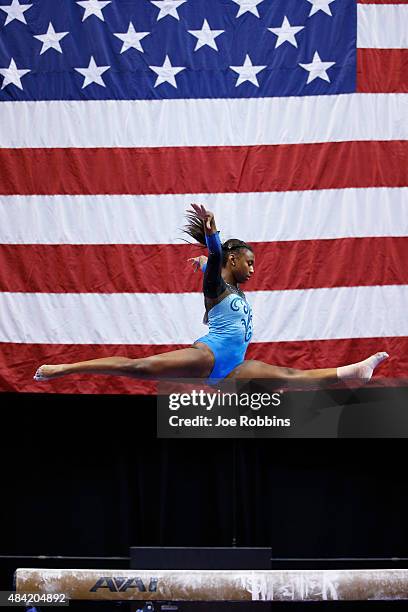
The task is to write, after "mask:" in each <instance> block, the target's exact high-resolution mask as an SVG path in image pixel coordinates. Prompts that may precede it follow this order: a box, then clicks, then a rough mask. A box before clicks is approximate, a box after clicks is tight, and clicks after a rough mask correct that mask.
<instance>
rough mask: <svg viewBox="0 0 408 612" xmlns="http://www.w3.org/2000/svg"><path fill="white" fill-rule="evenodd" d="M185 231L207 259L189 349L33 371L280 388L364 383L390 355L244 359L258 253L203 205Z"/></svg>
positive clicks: (45, 376) (42, 375)
mask: <svg viewBox="0 0 408 612" xmlns="http://www.w3.org/2000/svg"><path fill="white" fill-rule="evenodd" d="M185 231H186V233H187V234H188V235H189V236H191V237H192V238H193V239H194V240H196V241H197V242H199V243H201V244H203V245H207V248H208V261H207V264H206V268H205V272H204V282H203V292H204V302H205V309H206V314H205V322H208V326H209V331H208V334H207V335H205V336H202V337H201V338H198V340H196V341H195V342H194V343H193V344H192V345H191V346H190V347H189V348H185V349H180V350H176V351H170V352H167V353H161V354H158V355H152V356H151V357H143V358H139V359H130V358H127V357H104V358H102V359H92V360H90V361H80V362H77V363H62V364H57V365H42V366H41V367H40V368H38V370H37V372H36V373H35V375H34V379H35V380H38V381H45V380H51V379H53V378H59V377H61V376H66V375H68V374H108V375H115V376H128V377H131V378H140V379H145V380H158V379H173V378H203V379H207V380H208V382H211V379H213V381H214V382H215V381H216V380H219V379H225V378H229V379H247V380H249V379H256V378H257V379H269V380H271V382H273V383H276V385H277V387H279V388H285V387H287V388H290V387H296V388H302V387H304V388H310V387H325V386H329V385H332V384H335V383H338V382H341V381H347V380H348V381H353V382H355V383H358V384H363V383H365V382H367V381H369V380H370V378H371V376H372V374H373V371H374V369H375V368H376V367H377V366H378V365H379V364H380V363H381V362H382V361H384V359H386V358H387V357H388V355H387V353H384V352H381V353H375V354H374V355H371V356H370V357H368V358H367V359H365V360H364V361H360V362H358V363H354V364H350V365H344V366H341V367H337V368H324V369H316V370H297V369H293V368H287V367H279V366H276V365H271V364H269V363H264V362H262V361H256V360H253V359H250V360H245V353H246V349H247V347H248V344H249V342H250V340H251V337H252V310H251V306H250V305H249V303H248V302H247V300H246V298H245V295H244V293H243V292H242V291H241V289H240V285H241V284H243V283H245V282H246V281H247V280H248V279H249V278H250V277H251V276H252V274H253V273H254V267H255V256H254V253H253V250H252V248H251V246H250V245H248V244H246V243H245V242H242V241H241V240H237V239H231V240H227V241H226V242H224V244H221V241H220V238H219V233H218V231H217V227H216V224H215V219H214V215H213V213H212V212H210V211H209V210H206V208H205V207H204V206H202V205H198V204H192V210H191V211H188V212H187V225H186V229H185Z"/></svg>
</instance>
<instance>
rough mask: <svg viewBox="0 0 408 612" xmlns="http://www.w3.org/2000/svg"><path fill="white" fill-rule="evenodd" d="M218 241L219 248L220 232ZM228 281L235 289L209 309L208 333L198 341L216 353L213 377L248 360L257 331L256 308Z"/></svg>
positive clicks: (222, 375)
mask: <svg viewBox="0 0 408 612" xmlns="http://www.w3.org/2000/svg"><path fill="white" fill-rule="evenodd" d="M217 239H218V242H219V247H218V244H217ZM214 242H215V249H217V250H218V248H219V249H221V243H220V241H219V238H218V234H217V235H216V238H214ZM209 246H210V245H209ZM211 246H213V245H211ZM210 254H211V249H210ZM213 254H214V253H213ZM222 282H223V283H225V281H222ZM225 285H226V289H230V290H231V293H229V294H227V295H226V297H225V298H224V299H223V300H221V302H219V303H218V304H215V306H213V307H212V308H211V309H210V310H209V311H208V327H209V331H208V334H206V335H205V336H202V337H201V338H198V340H196V341H195V342H204V343H205V344H207V346H208V347H209V348H210V349H211V351H212V352H213V354H214V358H215V363H214V367H213V369H212V371H211V374H210V376H209V378H210V379H212V378H225V377H226V376H228V374H229V373H230V372H231V371H232V370H233V369H234V368H236V367H237V366H238V365H239V364H240V363H242V362H243V361H244V358H245V353H246V350H247V347H248V344H249V342H250V340H251V337H252V332H253V328H252V309H251V306H250V305H249V304H248V302H247V301H246V299H245V296H244V294H243V293H242V292H241V291H240V290H239V289H237V288H236V287H233V286H231V285H228V284H227V283H225Z"/></svg>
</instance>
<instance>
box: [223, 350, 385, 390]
mask: <svg viewBox="0 0 408 612" xmlns="http://www.w3.org/2000/svg"><path fill="white" fill-rule="evenodd" d="M387 357H388V354H387V353H384V352H383V353H375V354H374V355H371V356H370V357H368V358H367V359H365V360H364V361H360V362H358V363H353V364H350V365H346V366H342V367H339V368H323V369H316V370H297V369H293V368H282V367H279V366H275V365H270V364H268V363H264V362H263V361H256V360H248V361H244V362H243V363H241V364H240V365H239V366H238V367H236V368H235V369H234V370H233V371H232V372H231V373H230V374H229V375H228V377H227V378H232V379H247V380H252V379H257V378H258V379H261V378H262V379H264V380H267V379H268V380H273V381H274V382H275V383H276V384H277V385H278V386H283V387H306V388H307V387H326V386H328V385H331V384H335V383H338V382H341V381H343V382H344V381H347V380H349V381H360V382H361V383H366V382H368V381H369V380H370V378H371V376H372V374H373V372H374V369H375V368H376V367H377V366H378V365H379V364H380V363H381V362H382V361H384V359H387Z"/></svg>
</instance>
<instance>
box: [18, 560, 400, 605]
mask: <svg viewBox="0 0 408 612" xmlns="http://www.w3.org/2000/svg"><path fill="white" fill-rule="evenodd" d="M15 584H16V591H17V592H18V593H41V594H43V593H64V594H65V595H66V596H67V597H68V598H69V599H72V600H75V599H78V600H121V601H124V600H141V601H295V602H296V601H367V600H373V601H383V600H397V599H398V600H401V599H408V569H363V570H361V569H347V570H345V569H341V570H253V571H252V570H231V571H226V570H211V571H210V570H208V571H207V570H188V569H186V570H164V571H163V570H158V571H154V570H142V571H138V570H104V569H100V570H97V569H96V570H95V569H38V568H36V569H30V568H21V569H17V570H16V572H15Z"/></svg>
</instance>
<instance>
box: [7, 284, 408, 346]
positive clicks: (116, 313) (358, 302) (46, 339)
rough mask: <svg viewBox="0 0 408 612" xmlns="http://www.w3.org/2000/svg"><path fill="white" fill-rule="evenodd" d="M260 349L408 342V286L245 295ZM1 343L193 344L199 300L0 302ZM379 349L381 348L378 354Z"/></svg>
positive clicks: (120, 297)
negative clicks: (342, 341) (348, 341)
mask: <svg viewBox="0 0 408 612" xmlns="http://www.w3.org/2000/svg"><path fill="white" fill-rule="evenodd" d="M247 297H248V299H249V301H250V302H251V303H252V306H253V308H254V324H255V335H254V338H253V340H254V341H256V342H282V341H293V340H320V339H325V340H328V339H337V338H370V337H377V336H381V337H386V336H408V317H407V316H406V305H407V303H408V285H395V286H393V285H388V286H387V285H384V286H373V287H340V288H333V289H327V288H325V289H308V290H303V291H301V290H293V291H259V292H256V291H255V292H248V294H247ZM0 312H1V313H2V315H1V317H0V341H1V342H17V343H46V344H60V343H61V344H65V343H68V344H69V343H74V344H94V343H97V344H99V343H100V344H179V343H180V344H189V343H191V342H192V341H193V340H195V339H196V338H198V337H199V336H200V335H202V334H203V333H206V331H207V328H206V327H205V326H203V325H202V324H201V323H200V319H201V315H202V312H203V297H202V296H201V295H200V294H195V293H186V294H177V295H176V294H140V293H139V294H129V293H124V294H104V295H101V294H90V293H88V294H59V293H58V294H47V293H46V294H41V293H31V294H26V293H1V294H0ZM379 349H381V347H379Z"/></svg>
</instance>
